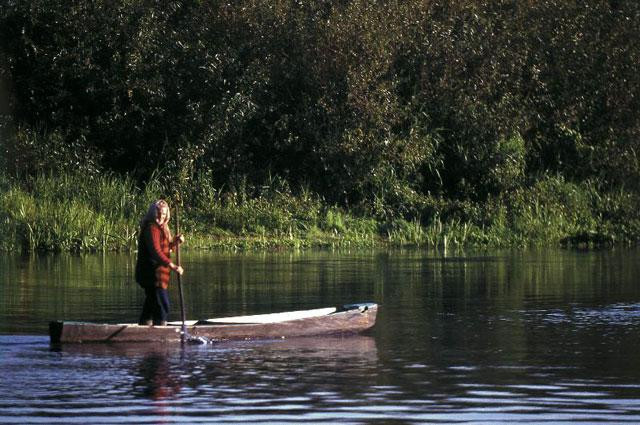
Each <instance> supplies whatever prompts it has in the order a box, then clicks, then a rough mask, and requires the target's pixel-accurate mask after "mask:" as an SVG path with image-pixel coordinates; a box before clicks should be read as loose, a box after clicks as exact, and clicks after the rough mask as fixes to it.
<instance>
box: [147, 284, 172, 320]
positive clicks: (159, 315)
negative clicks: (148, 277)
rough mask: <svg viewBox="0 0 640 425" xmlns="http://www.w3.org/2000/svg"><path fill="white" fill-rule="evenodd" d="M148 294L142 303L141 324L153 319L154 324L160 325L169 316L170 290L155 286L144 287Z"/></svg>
mask: <svg viewBox="0 0 640 425" xmlns="http://www.w3.org/2000/svg"><path fill="white" fill-rule="evenodd" d="M144 293H145V295H146V297H145V299H144V304H143V305H142V314H141V315H140V324H141V325H145V324H146V322H147V321H149V320H152V321H153V324H154V325H160V324H162V323H163V322H166V321H167V318H168V317H169V292H168V291H167V290H166V289H162V288H157V287H155V286H151V287H146V288H145V289H144Z"/></svg>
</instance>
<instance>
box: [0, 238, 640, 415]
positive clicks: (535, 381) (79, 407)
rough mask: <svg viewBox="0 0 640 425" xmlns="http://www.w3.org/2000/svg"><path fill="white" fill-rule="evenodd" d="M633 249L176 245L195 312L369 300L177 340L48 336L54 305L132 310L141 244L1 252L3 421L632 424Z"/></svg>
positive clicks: (98, 311) (92, 314) (638, 394)
mask: <svg viewBox="0 0 640 425" xmlns="http://www.w3.org/2000/svg"><path fill="white" fill-rule="evenodd" d="M639 260H640V251H639V250H619V249H617V250H612V251H602V252H575V251H562V250H544V251H526V252H522V251H507V252H473V253H471V252H465V253H462V252H460V253H447V254H446V255H444V254H443V253H438V252H433V251H419V250H415V251H390V252H304V253H295V254H291V253H275V254H221V253H185V255H184V260H183V262H184V264H185V269H186V270H187V271H186V273H185V277H184V280H185V286H186V287H185V298H186V301H187V311H188V313H187V316H188V317H189V318H211V317H217V316H225V315H236V314H254V313H266V312H276V311H286V310H295V309H307V308H317V307H326V306H332V305H339V304H344V303H350V302H357V301H374V302H377V303H379V304H380V311H379V314H378V323H377V325H376V327H375V328H374V329H373V331H372V332H370V333H368V334H366V335H363V336H352V337H342V338H340V337H325V338H304V339H299V340H295V339H291V340H278V341H262V342H236V343H219V344H216V345H207V346H188V347H185V348H181V347H180V346H162V345H118V344H115V345H101V344H97V345H92V344H85V345H66V346H65V345H63V346H62V347H51V346H50V345H49V342H48V338H47V336H46V330H47V322H48V321H49V320H53V319H65V320H90V321H105V322H113V323H116V322H124V321H136V320H137V316H138V314H139V308H140V306H141V304H142V301H143V294H142V291H141V290H140V289H138V288H137V286H136V285H135V283H133V278H132V276H133V265H134V258H132V257H129V256H126V255H113V254H112V255H106V256H100V255H95V256H68V255H59V256H54V255H47V256H31V257H19V256H8V257H6V256H5V257H2V258H0V294H1V295H0V319H1V320H0V423H16V424H26V423H52V422H62V423H247V422H249V423H296V424H297V423H354V424H357V423H376V424H379V423H385V424H386V423H390V424H396V423H397V424H401V423H402V424H404V423H464V424H469V423H546V424H549V423H569V422H571V423H615V424H620V423H640V361H639V359H640V357H639V355H638V352H639V349H640V285H638V277H639V276H640V261H639ZM176 295H177V294H176V293H175V292H173V293H172V297H173V300H174V314H173V317H174V318H175V319H177V318H179V311H178V309H177V307H178V306H177V296H176Z"/></svg>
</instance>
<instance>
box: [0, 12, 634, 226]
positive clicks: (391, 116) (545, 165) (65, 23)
mask: <svg viewBox="0 0 640 425" xmlns="http://www.w3.org/2000/svg"><path fill="white" fill-rule="evenodd" d="M639 63H640V3H638V2H637V1H635V0H617V1H613V0H611V1H603V0H586V1H580V2H578V1H565V0H545V1H539V2H522V1H517V0H499V1H488V0H479V1H474V2H463V1H451V0H446V1H445V0H430V1H423V0H407V1H402V2H397V1H379V2H371V1H369V0H345V1H328V0H312V1H304V2H302V1H295V0H294V1H291V0H287V1H284V0H275V1H274V0H253V1H238V2H221V1H208V2H201V1H196V0H184V1H167V2H164V1H155V0H133V1H114V2H93V1H77V2H72V3H69V2H65V1H61V0H46V1H45V0H32V1H28V2H14V1H5V2H2V3H1V4H0V95H3V96H0V98H1V99H3V101H1V102H0V118H2V117H4V118H2V123H3V125H2V126H0V127H1V128H0V130H2V132H1V133H0V134H2V135H3V140H2V147H3V153H4V157H3V163H4V165H5V166H6V167H7V169H8V171H9V173H10V174H11V175H17V176H20V177H21V178H23V179H26V178H28V176H30V175H34V174H37V173H38V172H41V171H42V170H47V171H50V172H54V173H56V172H62V171H65V170H68V169H78V168H81V169H83V170H84V172H85V173H86V174H87V175H95V174H97V173H100V172H104V171H105V170H107V171H114V172H117V173H125V174H129V175H132V176H134V178H135V179H136V180H137V181H138V182H142V183H143V182H145V181H148V180H149V179H150V178H151V176H155V177H158V176H159V177H160V178H161V179H164V181H165V182H176V183H173V184H175V185H177V188H179V189H180V190H183V191H184V190H190V189H189V188H190V186H193V185H194V184H195V183H194V182H195V181H196V180H197V179H198V178H200V179H201V180H200V183H202V182H203V181H202V176H207V179H208V180H207V184H208V185H209V186H211V187H212V188H213V190H214V191H217V192H228V193H234V192H237V191H238V188H239V187H241V186H242V185H245V186H247V187H250V188H252V189H251V190H248V191H247V193H254V194H257V193H258V192H259V191H257V190H254V189H255V188H259V187H260V186H261V185H263V184H264V182H265V181H267V180H269V179H270V178H272V176H277V177H278V178H281V179H283V180H284V181H286V182H287V184H288V185H289V186H290V187H292V188H298V187H305V188H308V190H310V191H312V192H313V193H315V194H317V196H318V197H320V198H321V199H324V200H325V201H326V202H328V203H329V204H330V205H335V204H337V205H339V206H341V207H345V208H347V209H349V210H353V211H359V212H362V213H366V214H368V215H371V216H374V217H376V218H377V219H378V220H382V221H388V222H389V223H392V222H394V220H400V219H402V220H406V222H407V223H413V222H416V221H419V222H421V223H423V224H425V225H429V224H430V223H433V222H434V220H436V218H438V216H436V212H438V211H443V210H442V209H439V208H434V205H435V204H438V203H441V202H445V203H446V204H447V205H449V204H451V205H455V203H456V202H461V203H462V204H465V203H468V204H475V203H487V202H491V199H495V198H496V197H500V196H506V195H509V194H510V193H513V191H516V190H518V189H519V188H526V187H530V186H531V185H535V183H536V181H538V180H539V179H541V178H544V176H547V175H557V176H561V177H562V178H564V179H566V181H568V182H575V183H577V184H579V183H581V182H586V181H590V182H591V181H597V182H599V183H598V184H599V186H598V189H599V190H601V191H604V192H608V191H610V190H611V189H612V188H614V189H615V188H624V190H630V191H634V192H635V191H637V189H638V187H637V185H638V183H637V182H638V181H640V168H639V167H640V162H639V161H638V158H637V154H636V153H637V152H638V148H639V146H638V144H639V142H640V138H639V136H640V113H638V112H639V111H640V104H639V102H640V92H639V91H640V72H639V71H640V70H639V69H638V68H639V66H638V64H639ZM9 122H10V124H11V128H12V131H6V129H7V128H9V127H7V123H9ZM176 190H177V189H176ZM616 190H617V189H616ZM614 191H615V190H614ZM442 200H445V201H442ZM259 207H260V206H259V205H257V206H256V208H259ZM447 208H448V207H447ZM465 214H467V215H473V211H471V212H466V213H465ZM454 218H455V217H454ZM228 219H229V220H232V218H228ZM273 219H274V220H279V219H278V218H273ZM403 226H404V225H403ZM396 227H397V226H396ZM405 227H406V226H405ZM400 228H403V227H402V226H400Z"/></svg>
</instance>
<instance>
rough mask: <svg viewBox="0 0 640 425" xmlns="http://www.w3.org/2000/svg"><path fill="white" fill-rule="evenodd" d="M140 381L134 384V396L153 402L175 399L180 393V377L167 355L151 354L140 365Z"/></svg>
mask: <svg viewBox="0 0 640 425" xmlns="http://www.w3.org/2000/svg"><path fill="white" fill-rule="evenodd" d="M138 370H139V371H138V373H139V376H140V379H139V380H138V381H136V382H134V384H133V389H134V394H141V395H143V396H144V397H148V398H150V399H152V400H162V399H166V398H173V397H174V396H175V395H176V394H178V393H179V392H180V382H179V377H177V376H176V375H175V374H174V373H173V372H172V371H171V368H170V364H169V361H168V359H167V356H166V354H163V353H150V354H148V355H146V356H144V357H143V358H142V359H141V360H140V362H139V364H138Z"/></svg>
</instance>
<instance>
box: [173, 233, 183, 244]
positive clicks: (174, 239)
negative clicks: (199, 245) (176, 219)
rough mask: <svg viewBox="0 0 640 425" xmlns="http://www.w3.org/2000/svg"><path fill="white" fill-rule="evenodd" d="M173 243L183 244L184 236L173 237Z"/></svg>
mask: <svg viewBox="0 0 640 425" xmlns="http://www.w3.org/2000/svg"><path fill="white" fill-rule="evenodd" d="M173 242H174V243H184V235H182V234H179V235H175V236H174V237H173Z"/></svg>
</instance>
